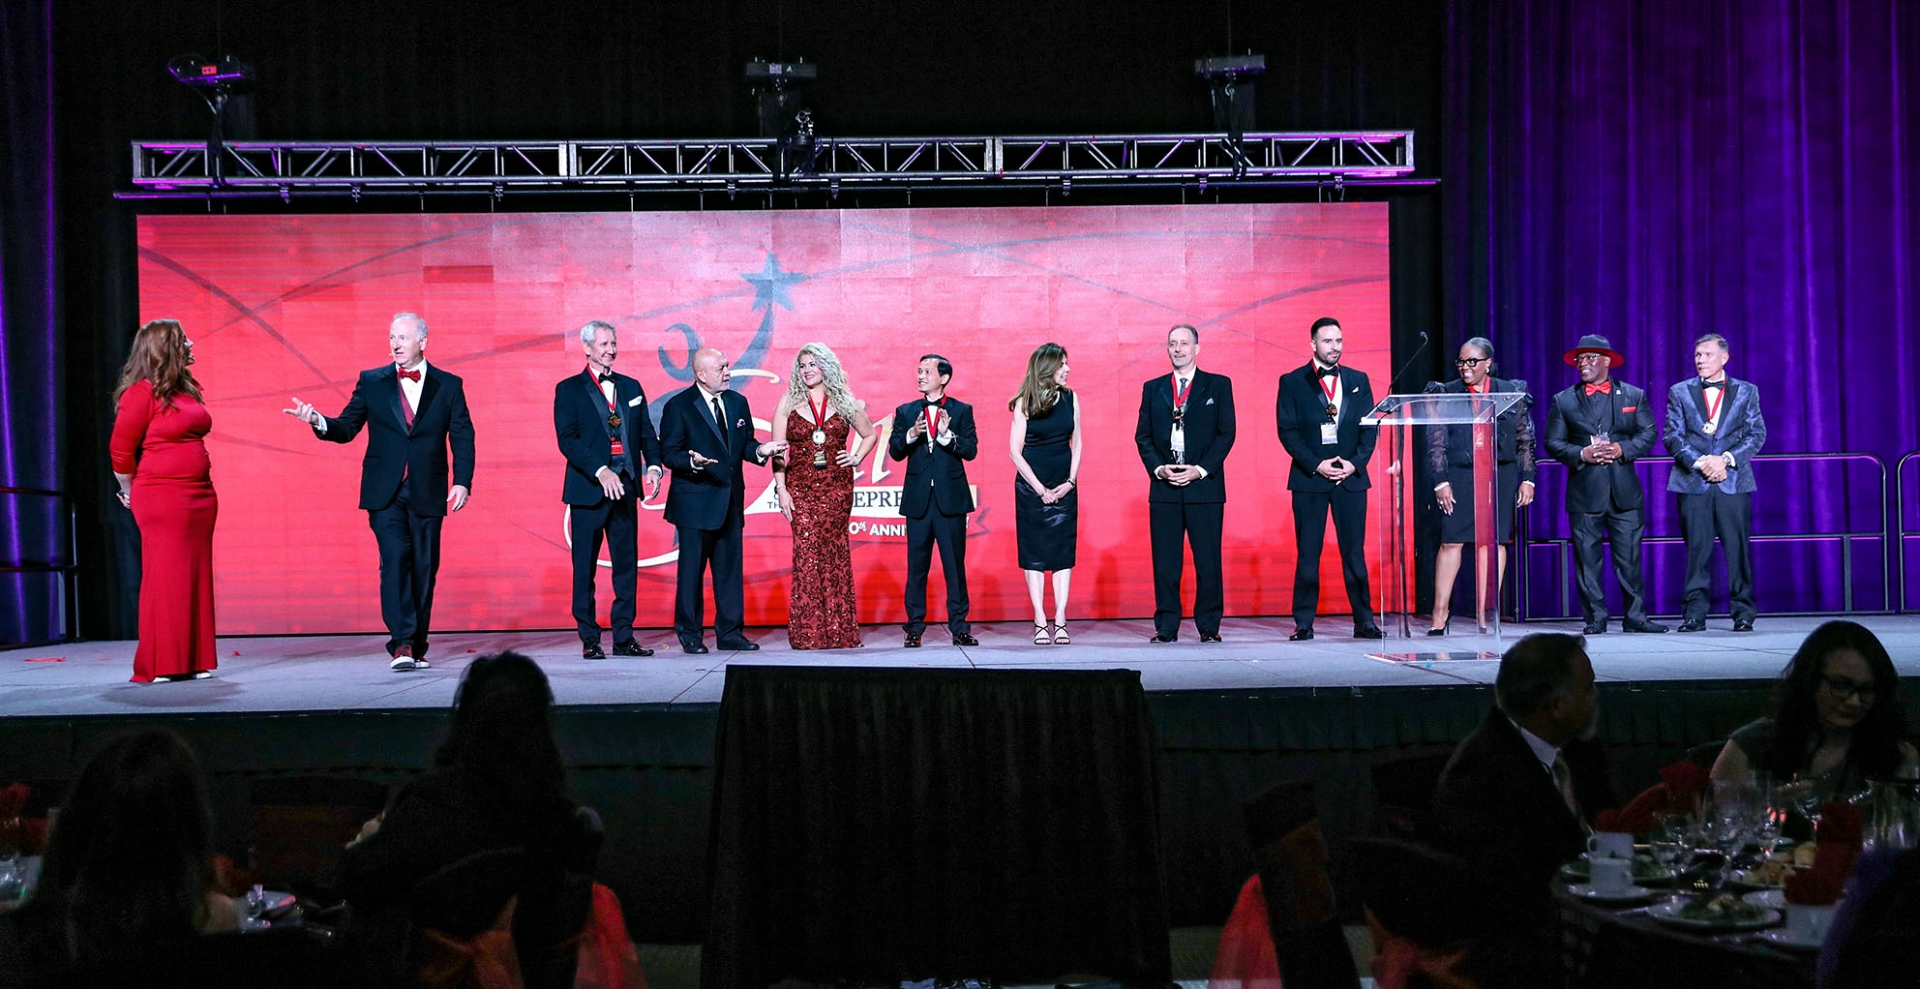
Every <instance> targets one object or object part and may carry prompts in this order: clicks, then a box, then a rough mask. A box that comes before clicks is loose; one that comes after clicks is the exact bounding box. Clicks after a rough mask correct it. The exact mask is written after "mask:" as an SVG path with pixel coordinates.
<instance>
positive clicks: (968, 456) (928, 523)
mask: <svg viewBox="0 0 1920 989" xmlns="http://www.w3.org/2000/svg"><path fill="white" fill-rule="evenodd" d="M952 381H953V365H952V364H951V363H949V362H948V361H947V359H946V358H945V357H942V356H940V355H939V354H928V355H926V356H924V357H922V358H920V363H919V365H918V366H916V367H915V369H914V385H915V387H917V388H919V390H920V397H919V398H917V399H914V400H913V401H911V402H908V403H906V404H904V405H901V406H900V407H898V408H896V409H894V410H893V423H894V425H893V430H892V431H891V432H890V433H888V435H887V456H888V457H889V458H891V459H894V460H904V461H906V462H907V472H906V478H905V479H904V480H903V481H902V482H901V485H900V514H901V515H904V516H906V519H907V585H906V588H905V592H904V594H903V595H902V596H903V597H904V598H905V599H906V600H905V602H904V603H905V604H906V608H907V624H906V633H907V638H906V645H907V647H908V648H909V649H911V648H916V647H918V646H919V645H920V637H921V636H922V635H923V634H925V632H926V630H927V577H928V575H929V574H931V573H932V572H933V550H934V547H935V546H936V545H937V546H939V548H940V571H941V573H942V574H944V575H945V576H946V579H947V632H948V633H949V634H951V635H952V636H953V644H954V645H956V646H977V645H979V644H980V640H979V639H976V638H974V636H973V624H972V623H971V622H969V621H968V620H967V615H968V613H969V611H971V609H972V603H971V599H970V598H969V597H968V596H967V514H968V513H969V512H972V511H973V508H974V504H973V486H972V485H971V484H969V483H968V482H967V461H969V460H972V459H973V458H974V455H976V454H978V453H979V452H980V436H979V433H978V431H977V430H975V429H974V424H973V406H971V405H968V404H967V403H965V402H962V401H960V400H959V399H957V398H954V397H953V396H951V395H949V394H947V385H948V384H949V383H951V382H952ZM903 422H904V423H907V424H908V425H907V427H906V428H905V429H902V428H900V424H901V423H903Z"/></svg>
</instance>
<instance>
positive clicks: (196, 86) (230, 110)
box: [167, 55, 254, 185]
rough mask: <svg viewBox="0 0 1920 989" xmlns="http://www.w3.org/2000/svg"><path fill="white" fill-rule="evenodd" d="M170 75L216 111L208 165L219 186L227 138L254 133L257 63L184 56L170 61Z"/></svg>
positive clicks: (241, 137)
mask: <svg viewBox="0 0 1920 989" xmlns="http://www.w3.org/2000/svg"><path fill="white" fill-rule="evenodd" d="M167 74H168V75H170V76H172V77H173V79H174V81H175V82H178V83H179V84H181V85H182V86H185V87H187V88H188V89H191V90H193V91H194V92H196V93H198V94H200V98H201V99H204V100H206V101H207V109H208V110H211V111H213V131H212V133H211V134H210V135H209V136H208V138H207V167H208V172H209V174H211V175H212V176H213V181H214V184H215V185H219V184H220V182H221V165H222V164H223V160H222V159H223V155H222V153H221V148H222V147H223V146H224V145H225V144H226V142H227V138H229V137H236V138H240V139H242V140H245V139H247V138H250V137H253V136H254V116H253V83H254V75H253V63H251V62H243V61H241V60H240V59H238V58H235V57H233V56H232V55H221V56H220V57H218V58H202V57H201V56H199V55H182V56H180V57H179V58H176V59H173V60H171V61H169V62H167Z"/></svg>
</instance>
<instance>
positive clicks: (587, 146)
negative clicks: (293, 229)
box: [133, 131, 1414, 196]
mask: <svg viewBox="0 0 1920 989" xmlns="http://www.w3.org/2000/svg"><path fill="white" fill-rule="evenodd" d="M783 151H784V157H783ZM216 163H217V165H218V170H217V172H216V170H215V168H214V167H213V165H214V164H216ZM1413 167H1414V165H1413V132H1412V131H1322V132H1311V133H1273V134H1248V135H1245V137H1244V138H1243V139H1242V141H1241V143H1240V144H1239V145H1238V146H1237V147H1236V146H1235V145H1234V144H1233V142H1232V141H1231V140H1230V139H1229V138H1228V137H1227V135H1224V134H1158V135H1134V136H1119V137H1089V136H1070V137H894V138H823V139H821V140H820V141H819V142H818V143H817V144H816V145H815V147H814V148H812V149H811V152H810V154H809V153H803V152H797V151H796V150H795V149H793V148H791V147H789V148H784V149H783V148H782V147H781V145H780V143H779V142H777V141H775V140H772V139H765V138H741V139H719V140H660V141H366V142H360V141H236V142H233V143H230V144H227V145H224V146H222V147H221V149H220V152H219V154H218V155H217V156H213V157H210V156H209V155H208V149H207V145H206V144H205V143H194V142H187V141H135V142H134V143H133V184H134V185H135V186H136V187H138V188H140V189H144V190H155V191H163V190H177V191H195V190H197V191H205V192H212V193H216V194H217V193H218V192H220V191H223V190H232V191H240V190H245V191H248V192H251V193H253V194H259V193H262V192H267V193H271V192H273V191H276V190H277V191H278V192H279V193H280V194H281V195H283V196H291V195H292V194H293V193H296V192H302V193H304V192H317V191H327V192H336V193H337V192H342V191H348V192H352V193H353V194H354V195H356V196H358V195H360V194H363V193H364V194H378V193H405V194H410V195H412V194H421V193H428V192H464V193H468V194H471V193H473V192H476V191H491V192H492V193H493V194H495V195H503V194H505V193H506V192H509V191H566V190H571V191H581V192H608V191H618V192H628V191H634V192H639V191H674V190H678V191H696V190H707V191H716V190H725V191H734V190H741V189H771V188H781V189H787V188H795V187H802V188H815V189H826V190H830V191H833V192H838V191H839V190H841V189H850V190H851V189H876V188H878V189H885V188H894V189H901V188H925V187H932V186H943V187H964V186H968V185H974V186H981V187H996V186H997V187H1019V186H1030V187H1031V186H1054V187H1064V188H1067V189H1071V188H1072V186H1073V184H1074V183H1085V184H1091V185H1098V186H1102V187H1123V186H1127V185H1166V184H1177V185H1198V186H1200V187H1202V188H1204V187H1205V186H1206V185H1207V184H1208V183H1209V182H1236V181H1239V182H1249V181H1250V182H1255V183H1262V184H1270V183H1273V182H1276V181H1281V182H1289V183H1306V184H1314V183H1328V184H1341V183H1345V182H1356V183H1364V182H1367V181H1374V180H1382V179H1396V178H1404V177H1406V176H1409V175H1411V174H1412V173H1413Z"/></svg>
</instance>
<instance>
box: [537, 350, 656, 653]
mask: <svg viewBox="0 0 1920 989" xmlns="http://www.w3.org/2000/svg"><path fill="white" fill-rule="evenodd" d="M580 346H581V349H582V350H584V351H585V352H586V357H587V367H586V370H584V371H581V372H579V373H576V374H570V375H567V376H566V377H565V378H562V379H561V380H560V383H559V384H557V385H555V386H554V388H553V432H554V436H555V437H556V438H557V440H558V442H559V444H560V453H561V455H563V456H565V457H566V458H567V475H566V480H565V482H564V483H563V484H562V486H561V490H560V500H561V501H562V502H564V503H565V504H566V505H567V506H568V507H567V533H568V535H569V536H570V537H571V539H572V542H573V622H574V626H575V628H576V629H577V630H578V631H579V633H580V655H581V656H582V657H584V658H586V659H605V658H607V654H606V652H605V651H604V650H602V649H601V648H600V621H599V617H598V612H597V611H596V610H595V608H594V605H593V584H594V577H595V576H596V575H597V574H598V573H599V570H600V539H601V537H602V536H603V535H604V536H605V537H606V540H607V562H609V563H611V564H612V565H613V614H612V619H613V654H614V655H615V656H651V655H653V650H651V649H648V648H646V647H645V646H642V645H640V644H639V643H638V642H635V641H634V638H633V616H634V613H635V611H636V604H637V603H636V601H635V592H636V589H637V586H638V582H639V567H638V559H639V555H640V540H639V525H640V490H639V489H640V481H641V479H642V478H645V480H646V486H647V490H646V494H647V497H649V498H651V497H653V495H654V493H655V492H657V491H659V490H660V476H661V467H660V464H661V459H660V440H659V438H658V437H656V436H655V435H654V432H653V418H652V416H650V415H648V413H647V394H646V392H645V391H643V390H642V389H641V387H640V382H638V381H635V380H634V379H632V378H629V377H627V376H626V375H624V374H616V373H614V370H613V362H614V359H615V358H617V357H618V356H619V353H620V338H619V334H618V333H617V332H616V331H615V330H614V328H613V326H612V324H610V323H603V322H601V321H600V320H597V319H596V320H594V321H593V322H590V323H588V324H587V325H585V326H582V327H581V328H580Z"/></svg>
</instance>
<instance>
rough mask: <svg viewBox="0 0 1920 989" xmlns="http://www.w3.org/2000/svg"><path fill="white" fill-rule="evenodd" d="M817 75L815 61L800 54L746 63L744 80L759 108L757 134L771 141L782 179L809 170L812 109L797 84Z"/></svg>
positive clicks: (812, 153) (812, 149) (812, 148)
mask: <svg viewBox="0 0 1920 989" xmlns="http://www.w3.org/2000/svg"><path fill="white" fill-rule="evenodd" d="M819 78H820V66H819V64H818V63H813V62H808V61H807V60H806V59H804V58H803V59H800V60H799V61H795V62H769V61H767V60H766V59H760V58H756V59H754V60H753V61H751V62H748V63H747V84H748V85H750V86H752V87H753V98H754V103H755V104H756V106H757V108H758V110H759V118H760V121H759V122H760V136H761V137H766V138H772V139H773V140H774V141H775V144H774V150H775V154H774V171H775V173H776V175H777V177H778V178H779V179H781V180H782V181H784V180H786V179H787V178H789V177H791V176H793V175H796V174H799V175H807V174H811V173H812V172H813V169H814V156H815V154H816V146H815V140H814V120H813V111H811V110H809V109H808V108H807V105H806V100H805V98H804V97H803V96H802V93H801V88H802V87H803V86H804V85H806V84H807V83H811V82H814V81H815V80H817V79H819Z"/></svg>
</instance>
